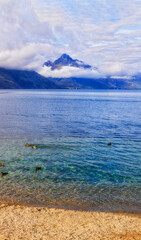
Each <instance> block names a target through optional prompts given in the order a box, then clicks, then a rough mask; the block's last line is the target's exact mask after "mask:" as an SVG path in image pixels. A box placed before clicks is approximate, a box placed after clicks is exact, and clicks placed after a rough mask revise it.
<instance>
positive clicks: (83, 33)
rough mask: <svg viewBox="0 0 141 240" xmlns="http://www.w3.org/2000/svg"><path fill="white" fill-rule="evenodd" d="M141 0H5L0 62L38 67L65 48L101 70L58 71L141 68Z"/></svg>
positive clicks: (0, 8) (0, 3) (0, 6)
mask: <svg viewBox="0 0 141 240" xmlns="http://www.w3.org/2000/svg"><path fill="white" fill-rule="evenodd" d="M140 29H141V1H139V0H134V1H132V0H124V1H123V0H118V1H115V0H101V1H99V0H95V1H93V0H88V1H85V0H67V1H65V0H52V1H49V0H46V1H44V0H20V1H19V0H0V39H1V41H0V66H1V67H8V68H22V69H24V68H25V69H34V70H37V71H39V72H43V71H45V70H43V69H40V66H42V64H43V62H44V61H46V60H49V59H50V60H55V59H56V58H58V57H59V56H60V55H61V54H62V53H64V52H66V53H68V54H70V55H71V56H72V57H73V58H78V59H80V60H83V61H84V62H86V63H88V64H91V65H93V66H96V67H98V69H99V71H98V72H97V73H96V72H89V71H82V70H80V71H78V69H76V70H75V69H72V68H71V69H68V68H65V69H63V70H61V71H60V72H56V71H55V72H54V73H53V72H52V71H50V72H49V71H48V72H47V73H43V74H47V75H48V74H49V75H55V76H57V75H58V76H60V75H61V74H62V76H70V75H72V74H74V75H75V76H81V75H83V76H104V75H115V76H121V75H122V76H130V75H132V74H137V73H139V72H140V69H141V64H140V62H141V57H140V56H141V44H140V42H141V30H140Z"/></svg>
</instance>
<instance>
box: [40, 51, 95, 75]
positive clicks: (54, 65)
mask: <svg viewBox="0 0 141 240" xmlns="http://www.w3.org/2000/svg"><path fill="white" fill-rule="evenodd" d="M44 66H46V67H51V70H52V71H54V70H55V69H58V70H59V69H61V68H62V67H64V66H70V67H76V68H83V69H91V68H92V66H90V65H88V64H85V63H84V62H82V61H80V60H78V59H72V58H71V57H70V56H69V55H67V54H66V53H64V54H62V56H61V57H60V58H58V59H57V60H55V61H54V62H51V61H50V60H49V61H47V62H45V63H44V64H43V67H44Z"/></svg>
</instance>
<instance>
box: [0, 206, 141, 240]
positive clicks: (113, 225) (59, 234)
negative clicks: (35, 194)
mask: <svg viewBox="0 0 141 240" xmlns="http://www.w3.org/2000/svg"><path fill="white" fill-rule="evenodd" d="M20 239H21V240H22V239H23V240H64V239H67V240H76V239H77V240H105V239H107V240H113V239H114V240H119V239H122V240H125V239H126V240H140V239H141V215H140V214H139V215H134V214H129V215H128V214H118V213H103V212H86V211H74V210H66V209H55V208H45V207H28V206H20V205H8V204H5V203H2V204H0V240H20Z"/></svg>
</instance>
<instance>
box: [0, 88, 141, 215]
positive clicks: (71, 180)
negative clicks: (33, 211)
mask: <svg viewBox="0 0 141 240" xmlns="http://www.w3.org/2000/svg"><path fill="white" fill-rule="evenodd" d="M108 142H111V143H112V145H111V146H107V143H108ZM25 143H31V144H33V145H36V146H37V148H36V149H32V148H31V147H25ZM2 162H3V163H5V167H0V172H8V175H6V176H3V177H0V199H1V200H4V201H15V202H19V203H25V204H32V205H41V206H42V205H43V206H58V207H66V208H75V209H86V210H98V211H99V210H100V211H101V210H102V211H124V212H140V209H141V91H111V92H108V91H21V90H17V91H7V90H6V91H5V90H1V91H0V163H2ZM35 167H41V168H42V169H41V171H37V172H36V171H35Z"/></svg>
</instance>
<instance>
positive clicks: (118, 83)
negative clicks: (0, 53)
mask: <svg viewBox="0 0 141 240" xmlns="http://www.w3.org/2000/svg"><path fill="white" fill-rule="evenodd" d="M49 79H50V80H51V81H53V82H54V83H55V84H57V85H58V86H59V87H60V88H67V89H141V81H140V80H138V81H137V80H136V79H130V80H127V79H126V80H125V79H122V78H121V79H114V78H110V77H107V78H98V79H91V78H75V77H74V78H49Z"/></svg>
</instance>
